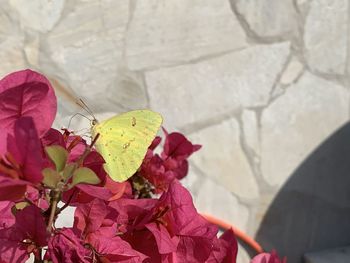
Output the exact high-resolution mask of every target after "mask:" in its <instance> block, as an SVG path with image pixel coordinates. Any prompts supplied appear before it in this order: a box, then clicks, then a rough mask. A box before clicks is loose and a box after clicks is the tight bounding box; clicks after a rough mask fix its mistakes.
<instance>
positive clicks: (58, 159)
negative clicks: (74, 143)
mask: <svg viewBox="0 0 350 263" xmlns="http://www.w3.org/2000/svg"><path fill="white" fill-rule="evenodd" d="M45 151H46V153H47V155H48V156H49V158H50V160H51V161H52V162H53V163H54V164H55V166H56V171H57V172H61V171H62V170H63V169H64V167H65V166H66V162H67V159H68V152H67V150H66V149H64V148H63V147H62V146H59V145H52V146H47V147H45Z"/></svg>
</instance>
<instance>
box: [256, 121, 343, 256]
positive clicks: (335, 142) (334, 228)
mask: <svg viewBox="0 0 350 263" xmlns="http://www.w3.org/2000/svg"><path fill="white" fill-rule="evenodd" d="M316 128H317V127H315V129H316ZM256 239H257V241H258V242H259V243H260V244H262V245H263V247H264V249H267V250H271V249H273V248H275V249H276V250H277V251H278V253H279V254H280V255H286V256H287V257H288V263H297V262H298V263H299V262H302V255H303V254H304V253H305V252H311V251H318V250H323V249H328V248H334V247H339V246H346V245H350V123H348V124H346V125H345V126H343V127H342V128H341V129H339V130H338V131H337V132H336V133H334V134H333V135H331V136H330V137H329V138H328V139H327V140H326V141H325V142H324V143H322V145H320V146H319V147H318V148H317V149H316V150H315V151H314V152H313V153H312V154H310V156H309V157H308V158H307V159H306V160H305V161H304V162H303V163H302V164H301V165H300V166H299V167H298V168H297V169H296V170H295V172H294V173H293V174H292V175H291V177H290V179H289V180H288V181H287V183H286V184H285V185H284V186H283V187H282V189H281V190H280V192H279V193H278V195H277V196H276V198H275V199H274V201H273V202H272V204H271V206H270V207H269V209H268V211H267V213H266V215H265V217H264V219H263V221H262V223H261V225H260V228H259V230H258V232H257V237H256Z"/></svg>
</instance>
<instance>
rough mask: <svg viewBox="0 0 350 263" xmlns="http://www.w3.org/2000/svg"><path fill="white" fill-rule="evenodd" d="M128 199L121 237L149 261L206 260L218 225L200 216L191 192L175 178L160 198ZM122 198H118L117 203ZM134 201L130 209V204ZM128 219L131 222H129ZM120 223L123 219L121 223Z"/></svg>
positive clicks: (120, 201)
mask: <svg viewBox="0 0 350 263" xmlns="http://www.w3.org/2000/svg"><path fill="white" fill-rule="evenodd" d="M139 201H142V199H139V200H134V201H132V200H130V201H129V205H127V206H124V205H120V208H119V209H118V208H117V207H116V206H115V205H116V204H113V205H114V207H116V210H117V211H118V212H119V213H120V214H122V213H121V212H120V210H121V209H123V208H124V207H126V209H127V212H126V214H127V216H124V217H122V218H124V222H128V223H127V224H128V225H127V226H126V229H127V230H126V232H125V233H124V235H122V236H121V237H122V238H123V239H125V240H126V241H128V242H129V243H130V244H131V245H132V247H133V248H134V249H136V250H138V251H140V252H141V253H143V254H145V255H147V256H149V257H150V258H151V259H152V262H205V260H207V259H208V258H209V256H210V254H211V251H212V248H213V245H214V242H215V239H216V234H217V227H216V226H214V225H211V224H210V223H209V222H207V221H206V220H205V219H204V218H203V217H202V216H200V215H199V214H198V213H197V211H196V209H195V207H194V205H193V202H192V198H191V195H190V193H189V192H188V191H187V190H186V189H185V188H184V187H182V186H181V184H180V183H179V182H178V181H177V180H174V181H173V182H172V183H171V184H170V186H169V189H168V191H166V192H164V193H163V195H162V196H161V197H160V199H159V200H152V202H149V201H142V202H140V204H139V205H137V203H138V202H139ZM118 202H119V203H122V204H123V200H122V199H121V200H117V202H116V203H118ZM130 202H132V203H133V206H132V207H133V209H131V207H130ZM130 222H131V224H130ZM121 223H122V222H121Z"/></svg>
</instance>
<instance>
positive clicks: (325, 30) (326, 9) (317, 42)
mask: <svg viewBox="0 0 350 263" xmlns="http://www.w3.org/2000/svg"><path fill="white" fill-rule="evenodd" d="M348 8H349V1H347V0H318V1H312V2H311V3H310V11H309V14H308V16H307V18H306V22H305V30H304V32H305V33H304V40H305V55H306V58H307V61H308V64H309V66H310V67H311V68H312V69H315V70H317V71H321V72H325V73H333V74H344V71H345V67H346V55H345V54H346V52H347V49H348V48H349V42H348V19H349V18H348V14H349V13H348Z"/></svg>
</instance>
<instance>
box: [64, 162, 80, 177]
mask: <svg viewBox="0 0 350 263" xmlns="http://www.w3.org/2000/svg"><path fill="white" fill-rule="evenodd" d="M77 167H78V165H77V164H76V163H70V164H67V165H66V167H65V168H64V170H63V174H62V176H63V179H64V180H68V179H69V178H70V177H71V176H72V175H73V172H74V170H75V169H77Z"/></svg>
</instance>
